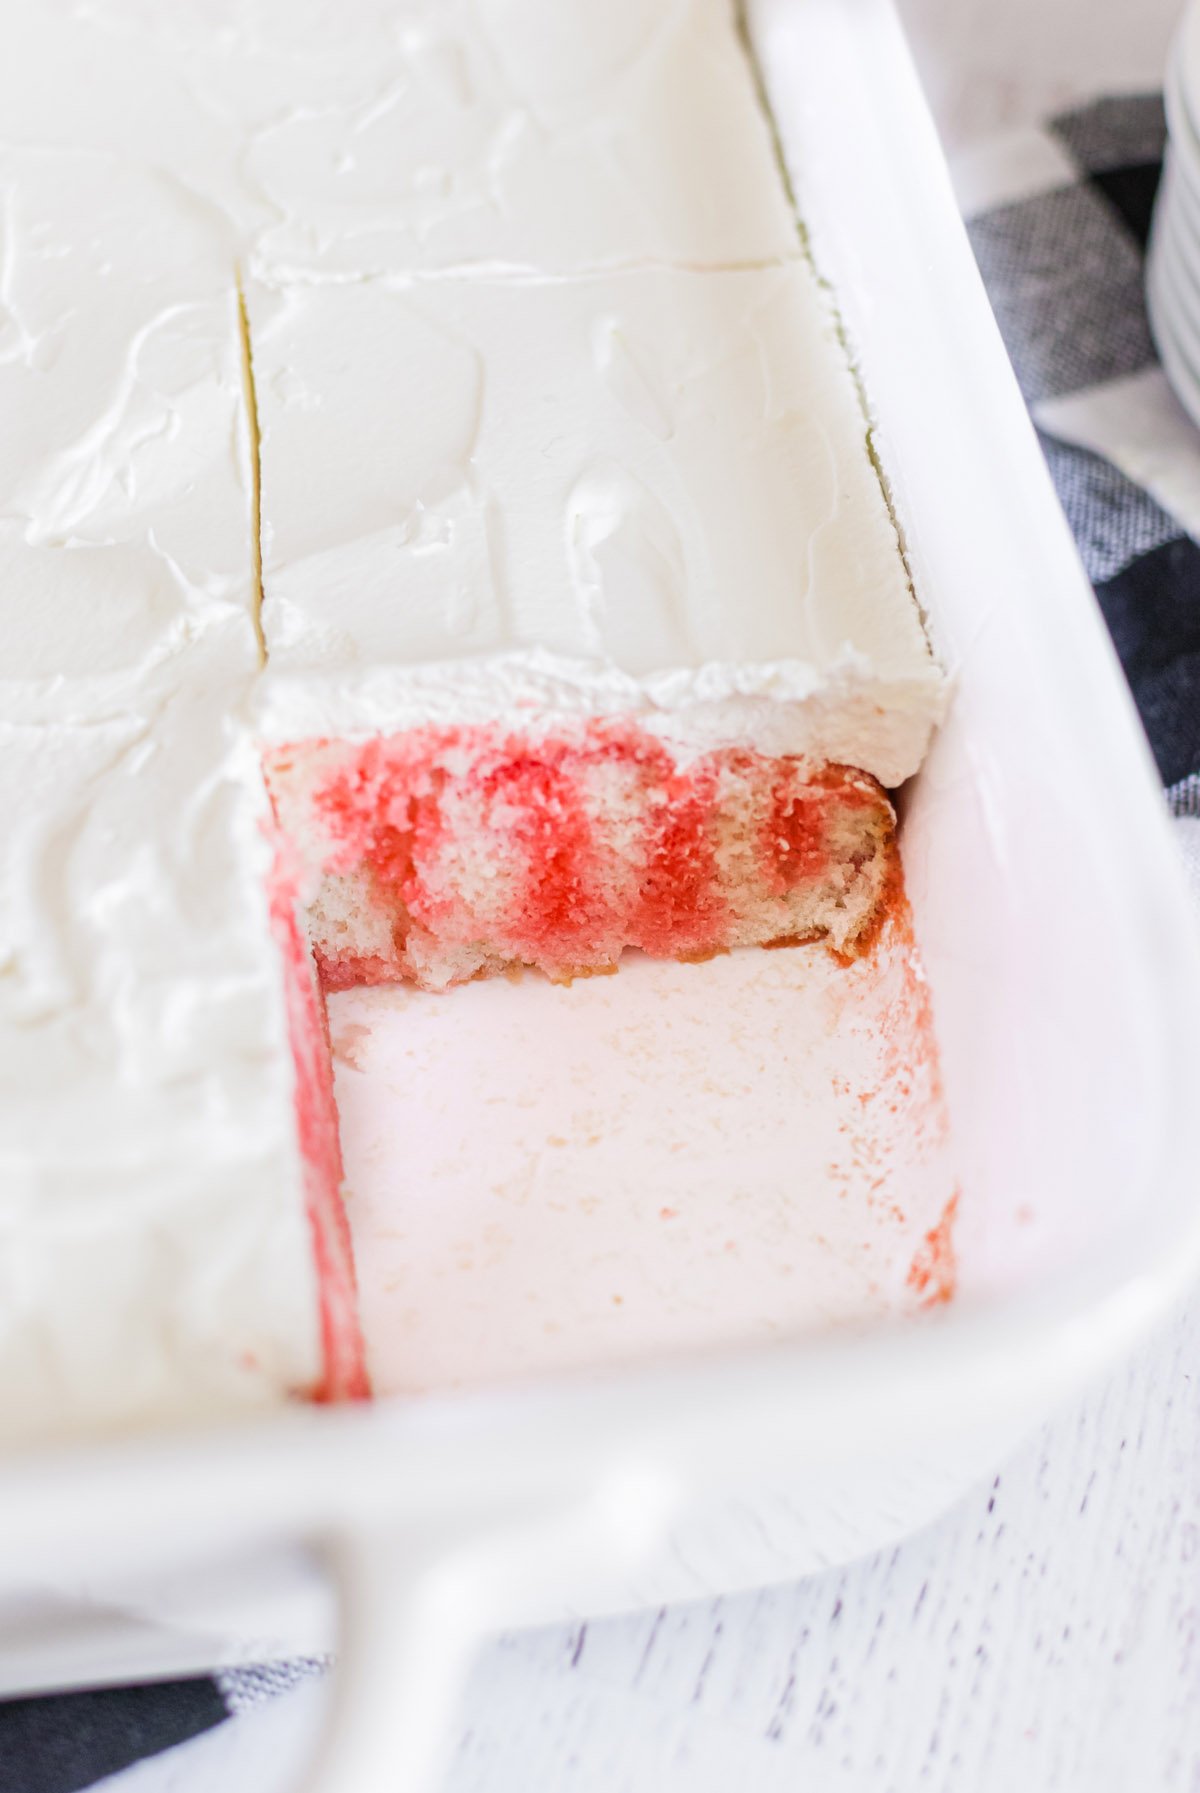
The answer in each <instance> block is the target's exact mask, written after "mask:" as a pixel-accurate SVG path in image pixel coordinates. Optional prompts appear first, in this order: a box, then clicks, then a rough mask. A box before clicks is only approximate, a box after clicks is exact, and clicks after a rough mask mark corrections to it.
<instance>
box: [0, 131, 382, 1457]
mask: <svg viewBox="0 0 1200 1793" xmlns="http://www.w3.org/2000/svg"><path fill="white" fill-rule="evenodd" d="M0 179H2V180H3V183H4V187H5V191H6V193H7V197H8V204H7V210H6V226H7V237H6V243H5V254H6V289H5V296H6V303H7V305H8V312H7V318H6V323H7V328H8V331H9V336H10V348H11V349H12V351H13V352H11V353H10V354H8V355H7V356H5V357H4V358H3V359H0V408H2V409H3V412H4V417H5V429H4V431H3V434H2V439H0V631H2V633H3V638H4V642H5V651H4V655H3V665H2V666H0V968H2V971H3V975H2V976H0V1233H2V1236H3V1237H2V1249H0V1379H2V1381H3V1387H4V1401H3V1405H2V1408H0V1430H2V1431H3V1433H4V1435H5V1436H6V1437H8V1438H13V1437H22V1438H32V1437H40V1436H55V1435H64V1434H70V1433H72V1432H76V1431H79V1430H82V1429H95V1428H114V1427H123V1426H129V1425H134V1424H139V1425H141V1424H146V1423H148V1422H151V1421H165V1420H173V1421H178V1420H181V1419H193V1418H197V1417H199V1416H202V1415H205V1414H227V1413H230V1412H237V1411H239V1410H245V1409H248V1408H253V1407H256V1406H261V1405H262V1404H263V1403H264V1402H275V1401H279V1400H280V1399H284V1398H287V1397H289V1396H290V1395H291V1394H293V1393H306V1394H324V1395H329V1396H334V1395H337V1396H341V1395H345V1394H352V1393H356V1392H362V1390H363V1387H364V1385H365V1379H364V1371H363V1362H362V1348H361V1341H360V1337H359V1332H358V1323H357V1316H356V1313H355V1308H354V1297H353V1272H352V1268H351V1264H350V1257H349V1246H348V1239H347V1233H346V1226H345V1217H344V1213H343V1210H342V1206H341V1194H340V1188H339V1183H340V1159H339V1156H338V1146H337V1131H336V1117H335V1115H334V1112H333V1102H332V1091H331V1084H330V1078H329V1067H328V1055H327V1051H326V1046H325V1039H324V1031H323V1030H324V1016H323V1008H322V1005H321V1003H320V1001H319V998H318V993H317V990H316V986H315V982H314V978H313V971H312V965H311V961H310V956H309V953H308V950H307V947H306V946H304V945H303V943H302V941H301V940H300V936H299V934H298V930H297V922H296V913H295V907H294V893H293V891H292V887H291V885H290V883H289V882H288V876H287V869H286V866H284V865H283V864H282V862H281V858H280V849H279V845H278V842H277V841H276V839H275V837H274V833H273V825H272V820H271V814H270V809H269V806H268V803H267V799H266V795H265V791H264V788H263V782H262V773H261V767H260V763H259V753H258V750H257V747H256V745H255V742H254V740H253V737H252V735H251V733H250V728H249V716H250V698H251V692H252V689H253V686H254V682H255V680H256V678H257V676H258V673H259V666H260V660H261V650H260V643H259V639H258V631H257V592H256V584H255V579H254V544H253V522H254V506H253V489H254V481H253V477H252V456H251V437H250V429H249V422H248V413H247V408H246V401H245V365H244V353H243V347H242V337H241V329H240V322H239V302H238V295H237V289H236V281H235V274H234V267H233V262H232V259H231V256H230V254H229V244H228V239H227V238H226V236H225V234H224V232H223V231H222V230H221V228H220V227H219V226H214V221H213V220H212V219H211V218H209V217H207V216H206V215H205V214H204V213H203V212H202V211H199V210H198V209H197V208H196V206H195V205H194V203H193V202H191V201H190V200H188V199H186V198H184V197H182V196H180V195H179V193H178V192H177V191H175V190H174V189H173V188H172V186H171V184H170V183H168V182H166V181H164V180H163V179H162V178H161V177H159V176H157V175H154V174H153V173H150V172H148V171H145V170H140V169H136V168H134V169H130V168H129V167H127V166H126V165H124V164H122V163H121V162H119V161H118V160H116V159H114V158H104V157H85V156H81V155H76V154H71V153H66V152H62V151H49V152H33V151H26V152H19V153H18V152H4V153H3V155H2V156H0Z"/></svg>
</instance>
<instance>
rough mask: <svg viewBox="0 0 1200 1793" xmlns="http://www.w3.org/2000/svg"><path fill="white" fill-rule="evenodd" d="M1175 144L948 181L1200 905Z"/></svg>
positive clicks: (1192, 485)
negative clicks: (1157, 298) (1176, 313)
mask: <svg viewBox="0 0 1200 1793" xmlns="http://www.w3.org/2000/svg"><path fill="white" fill-rule="evenodd" d="M1164 135H1165V133H1164V124H1163V108H1162V101H1161V99H1160V98H1159V96H1158V95H1157V94H1153V95H1144V96H1139V97H1133V98H1128V97H1127V98H1121V99H1107V100H1099V101H1097V102H1095V103H1094V104H1092V105H1089V106H1084V107H1081V108H1079V109H1078V110H1075V111H1072V112H1068V113H1065V114H1064V115H1063V116H1062V117H1059V118H1055V119H1053V120H1051V122H1050V123H1049V124H1048V125H1047V126H1046V127H1045V129H1043V130H1023V131H1019V132H1015V133H1013V134H1012V135H1010V136H1009V137H1006V138H1004V139H1002V140H998V141H995V142H993V143H989V144H986V145H984V146H983V147H981V148H980V149H979V150H978V151H974V152H972V153H971V154H970V155H967V156H963V157H962V158H961V159H960V160H959V163H958V165H957V167H956V170H955V174H956V180H957V185H958V191H959V196H960V200H961V202H962V205H963V210H964V213H965V215H966V217H967V220H968V227H969V230H970V234H971V241H972V243H973V245H974V249H975V254H976V257H977V258H978V261H979V265H980V268H981V269H982V271H983V276H984V279H985V281H986V283H987V287H988V291H989V293H990V295H991V299H992V304H993V306H994V307H995V310H996V315H997V317H998V319H999V321H1000V328H1001V330H1002V331H1003V333H1004V339H1005V342H1006V343H1007V345H1008V351H1009V354H1010V355H1011V357H1012V360H1013V365H1014V366H1015V368H1016V371H1017V376H1018V378H1019V380H1020V382H1021V388H1022V390H1023V392H1024V394H1025V398H1026V401H1027V402H1028V404H1029V407H1030V409H1031V411H1032V413H1033V417H1034V421H1035V423H1036V425H1037V428H1038V432H1039V435H1040V437H1041V442H1042V447H1043V449H1044V450H1045V454H1046V458H1047V460H1048V462H1049V464H1050V470H1051V472H1052V474H1053V476H1054V483H1055V485H1056V486H1057V488H1058V495H1059V498H1060V499H1061V501H1062V505H1063V508H1064V510H1065V511H1066V513H1067V517H1068V519H1069V520H1070V523H1071V526H1072V528H1073V529H1074V531H1075V536H1076V539H1077V541H1078V543H1079V547H1080V551H1081V553H1082V555H1083V560H1084V565H1085V566H1086V567H1087V570H1088V573H1089V575H1090V577H1091V579H1092V582H1093V584H1094V586H1095V588H1096V595H1097V597H1098V598H1099V600H1100V606H1101V608H1102V610H1103V612H1104V615H1105V618H1106V620H1107V622H1108V626H1109V629H1110V630H1111V631H1112V636H1113V640H1114V641H1115V643H1116V646H1117V650H1118V652H1119V654H1120V656H1121V662H1122V664H1123V666H1124V668H1125V672H1126V676H1127V677H1128V679H1129V682H1130V685H1131V686H1132V688H1133V693H1134V696H1135V697H1136V699H1137V702H1138V707H1139V709H1140V711H1141V714H1142V720H1143V722H1144V723H1145V726H1146V732H1147V734H1148V735H1149V737H1150V742H1151V745H1152V747H1153V749H1154V753H1155V757H1156V758H1157V761H1158V766H1159V771H1160V773H1161V774H1162V779H1163V783H1164V785H1165V786H1166V790H1167V799H1168V802H1169V804H1170V806H1171V808H1172V810H1173V812H1174V813H1175V815H1176V816H1177V817H1179V819H1180V834H1181V844H1182V846H1183V848H1184V851H1185V854H1186V855H1187V856H1188V857H1190V859H1191V862H1192V869H1193V871H1194V872H1195V874H1196V877H1197V883H1198V887H1200V546H1198V545H1197V543H1198V541H1200V431H1197V430H1196V429H1194V428H1193V426H1192V425H1191V424H1190V423H1189V422H1188V420H1187V418H1186V417H1185V416H1184V414H1183V412H1182V411H1181V410H1180V408H1179V407H1178V405H1177V404H1176V402H1175V400H1174V398H1173V397H1172V395H1171V393H1170V390H1169V388H1168V387H1167V384H1166V381H1165V379H1164V377H1163V374H1162V371H1161V369H1160V368H1159V366H1158V362H1157V359H1156V357H1155V353H1154V345H1153V343H1152V342H1151V339H1150V333H1149V329H1148V327H1147V324H1146V313H1145V307H1144V305H1143V302H1142V273H1143V261H1144V256H1145V248H1146V238H1147V233H1148V231H1149V226H1150V214H1151V209H1152V206H1153V202H1154V195H1155V191H1156V189H1157V186H1158V179H1159V173H1160V170H1161V165H1162V154H1163V143H1164ZM325 1666H326V1664H325V1663H323V1662H318V1661H302V1662H294V1663H281V1664H276V1665H272V1666H267V1667H263V1668H257V1669H237V1670H232V1671H227V1672H224V1673H222V1674H219V1675H216V1676H213V1677H211V1678H205V1679H200V1680H191V1681H184V1682H174V1683H167V1684H162V1685H156V1686H150V1687H135V1688H117V1689H109V1690H105V1691H100V1692H90V1693H71V1694H61V1695H57V1696H54V1697H52V1698H43V1699H21V1700H11V1701H7V1702H3V1703H0V1793H75V1790H76V1789H79V1788H83V1787H88V1786H91V1785H92V1784H93V1783H94V1782H96V1781H97V1780H100V1779H101V1778H103V1777H105V1776H107V1775H112V1774H114V1773H115V1771H117V1770H119V1769H121V1768H123V1767H126V1766H128V1765H129V1764H130V1763H132V1762H135V1761H137V1760H138V1759H140V1758H141V1757H144V1756H147V1755H152V1754H154V1753H155V1752H156V1751H159V1750H163V1749H167V1748H169V1747H170V1746H171V1745H173V1744H177V1743H181V1742H183V1741H185V1740H186V1739H188V1738H190V1737H194V1736H196V1735H197V1734H198V1733H199V1732H201V1731H204V1730H207V1729H208V1728H210V1727H211V1726H213V1725H216V1724H219V1723H220V1722H221V1721H222V1720H223V1719H226V1718H228V1717H235V1716H236V1715H237V1714H238V1713H240V1712H244V1711H246V1710H247V1709H248V1708H250V1707H252V1706H255V1705H258V1704H260V1703H261V1702H262V1701H263V1700H266V1699H270V1698H272V1697H274V1696H275V1695H277V1694H279V1693H282V1692H284V1691H286V1690H287V1689H289V1688H291V1687H294V1686H295V1685H296V1684H297V1682H299V1681H301V1680H304V1679H307V1678H309V1677H310V1676H312V1675H314V1674H319V1673H321V1672H322V1671H323V1669H324V1668H325ZM119 1785H120V1783H119V1781H118V1782H117V1783H116V1786H117V1787H119ZM114 1793H116V1790H115V1788H114Z"/></svg>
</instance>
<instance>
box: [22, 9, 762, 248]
mask: <svg viewBox="0 0 1200 1793" xmlns="http://www.w3.org/2000/svg"><path fill="white" fill-rule="evenodd" d="M0 130H2V131H3V134H4V136H5V138H6V139H7V140H9V141H11V142H15V143H24V144H60V145H65V146H68V147H81V148H89V149H90V148H103V149H110V150H113V151H115V152H118V153H120V154H124V155H128V156H138V157H143V158H147V159H152V160H154V161H155V162H157V163H158V164H159V165H160V166H161V167H162V168H164V169H165V170H167V171H169V172H170V173H171V174H172V175H173V176H174V177H175V178H176V179H177V180H178V181H179V182H181V183H183V184H184V185H186V186H187V188H188V189H189V190H190V191H192V192H193V193H195V194H197V195H203V196H204V197H205V198H206V199H208V200H210V201H213V202H214V203H217V204H219V205H220V207H221V209H222V211H223V212H225V213H226V214H227V215H228V216H229V217H230V218H231V219H233V220H234V221H235V222H236V224H237V226H238V228H239V231H240V232H241V233H242V235H243V237H244V239H245V241H246V243H247V244H248V245H249V246H250V248H251V253H252V256H253V259H254V261H255V264H256V265H257V266H258V268H259V269H260V271H262V272H273V273H274V274H276V275H278V274H280V273H283V272H289V271H290V272H299V273H302V274H304V275H306V276H309V277H317V276H328V277H341V278H345V277H347V276H350V277H359V276H361V275H362V274H363V273H370V272H378V271H381V270H387V269H392V270H396V269H411V268H414V267H422V268H427V269H433V268H445V267H453V266H460V265H467V264H470V265H477V264H479V263H485V264H497V263H499V264H502V265H504V266H506V267H511V266H521V267H537V268H564V267H572V268H575V267H580V266H604V265H611V264H614V263H620V264H624V263H627V262H630V261H642V260H648V259H655V260H668V261H674V262H682V263H695V264H700V265H705V266H710V265H721V264H725V263H730V262H744V261H759V260H766V259H771V258H775V257H780V256H789V255H794V254H795V252H796V234H795V226H794V221H793V219H792V216H791V213H790V210H789V207H788V205H787V202H786V197H785V195H784V192H783V189H782V186H781V183H780V182H779V180H778V177H777V174H776V171H775V167H774V162H773V156H772V150H771V144H770V139H769V134H768V131H767V128H766V125H765V123H764V121H763V118H762V115H761V112H760V110H759V108H758V105H757V101H756V97H755V94H754V92H753V88H752V85H751V83H750V82H749V80H748V79H747V74H746V68H745V63H744V59H743V58H742V56H741V55H740V52H739V49H738V46H737V43H736V37H735V30H734V25H733V11H732V3H731V0H354V3H353V4H350V5H347V4H345V3H344V0H169V4H164V3H163V0H36V4H29V5H21V4H17V5H13V6H10V7H9V8H7V9H6V14H5V54H4V57H3V59H2V60H0Z"/></svg>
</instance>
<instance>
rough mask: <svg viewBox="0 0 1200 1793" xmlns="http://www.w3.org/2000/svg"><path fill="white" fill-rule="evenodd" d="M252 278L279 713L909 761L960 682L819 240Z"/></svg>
mask: <svg viewBox="0 0 1200 1793" xmlns="http://www.w3.org/2000/svg"><path fill="white" fill-rule="evenodd" d="M248 298H249V306H250V319H251V331H252V335H253V341H254V366H255V378H256V387H257V392H258V414H259V424H260V430H261V464H262V547H263V584H264V592H265V604H264V610H263V625H264V631H265V634H266V639H267V645H268V652H269V673H268V679H267V690H266V692H265V695H264V727H265V728H266V729H267V730H268V731H269V732H270V733H272V734H280V735H282V736H285V737H286V736H287V735H289V734H296V733H299V732H312V731H314V730H315V732H318V733H323V732H330V731H333V730H336V731H337V732H344V731H345V730H347V729H350V730H354V729H360V730H361V729H364V728H378V729H382V730H385V731H386V730H388V729H392V728H398V727H401V726H408V725H410V724H411V723H413V722H416V721H422V720H427V719H432V718H433V717H434V716H436V718H437V719H438V720H449V719H452V718H453V717H455V716H456V715H457V716H461V717H462V719H464V720H466V719H470V720H479V719H483V718H484V717H487V716H489V715H491V716H496V715H500V716H505V715H512V716H514V717H517V716H520V715H521V713H522V712H523V711H527V710H528V709H529V707H530V706H531V705H533V704H537V705H541V706H543V707H544V706H546V705H553V706H555V707H566V708H569V709H572V710H584V711H588V712H591V713H608V712H610V711H613V710H630V709H633V710H637V711H639V712H644V713H646V714H647V715H648V716H649V717H651V718H652V719H653V724H654V726H656V727H658V728H659V729H660V731H661V732H662V733H664V734H666V735H673V736H675V737H676V738H678V739H680V740H681V741H696V742H697V743H699V744H702V745H704V744H707V745H713V744H714V739H713V738H714V736H715V737H716V738H717V741H718V742H720V743H725V742H728V741H732V740H741V741H744V742H746V743H747V744H750V745H754V746H756V747H758V748H760V749H761V750H764V751H787V752H794V753H808V754H811V755H813V756H814V757H818V758H834V759H840V760H848V761H850V762H851V763H853V764H855V765H860V766H862V767H864V768H865V769H866V770H867V771H870V772H872V773H874V774H875V775H876V776H877V777H879V778H880V779H881V780H882V781H883V782H884V783H886V784H889V785H894V784H898V783H899V782H900V781H901V780H903V779H904V778H906V777H908V776H909V774H910V773H912V772H913V771H915V769H916V767H917V766H918V764H919V763H920V760H921V758H922V756H923V754H924V751H925V748H926V745H927V743H928V738H929V734H930V730H931V728H932V726H933V723H934V721H935V719H936V717H937V715H938V712H939V709H940V704H941V694H942V679H941V674H940V673H939V671H938V669H937V668H936V666H935V665H934V663H933V661H932V659H931V657H930V653H929V648H928V645H927V643H926V640H925V636H924V632H923V630H922V627H921V623H920V619H919V617H918V615H917V611H916V607H915V605H914V602H913V599H912V595H911V592H910V590H909V586H908V580H907V576H906V573H905V569H904V565H903V561H902V559H901V556H900V551H899V545H898V543H897V539H896V534H895V529H894V526H893V524H892V521H891V518H890V516H889V514H888V510H887V506H886V503H885V501H884V497H883V493H882V491H881V488H880V485H879V480H878V477H877V475H876V473H875V469H874V467H873V466H872V464H871V461H870V459H869V456H868V453H867V445H866V428H865V424H864V421H863V417H862V412H861V409H860V406H859V403H858V397H857V393H856V391H855V389H854V385H853V382H852V378H851V375H850V371H849V368H848V367H847V365H846V362H845V358H844V355H843V352H842V350H841V347H840V344H839V342H838V340H837V335H836V329H835V323H834V319H833V316H832V314H831V311H830V307H829V304H828V301H827V300H826V298H825V296H824V295H823V293H822V292H821V290H820V288H819V287H818V285H817V282H816V279H815V277H814V276H813V274H812V272H811V270H810V268H809V266H808V264H807V263H806V262H805V261H803V260H796V261H793V262H789V263H785V264H783V265H780V266H774V267H766V268H755V269H741V270H736V271H722V272H707V273H695V272H692V271H690V270H684V269H678V268H666V267H663V268H653V269H639V270H636V271H628V272H622V273H610V274H605V275H588V276H572V277H568V278H536V279H528V280H527V279H516V280H509V281H497V280H494V279H483V278H474V279H446V280H442V281H439V282H436V283H432V284H431V283H427V282H422V281H417V282H400V281H395V280H386V281H385V280H375V281H369V282H364V283H360V284H356V285H354V286H350V287H337V286H318V287H312V286H292V287H287V288H284V289H282V290H281V289H279V288H274V287H266V286H264V285H262V284H261V283H255V284H253V285H252V286H251V287H250V289H249V293H248ZM304 674H308V675H311V677H312V678H313V680H314V681H315V683H314V685H313V687H312V688H311V689H310V690H307V691H306V690H304V689H303V688H302V687H303V680H302V677H301V675H304ZM322 704H324V705H325V706H326V707H325V709H324V711H322ZM776 712H781V713H776Z"/></svg>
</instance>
